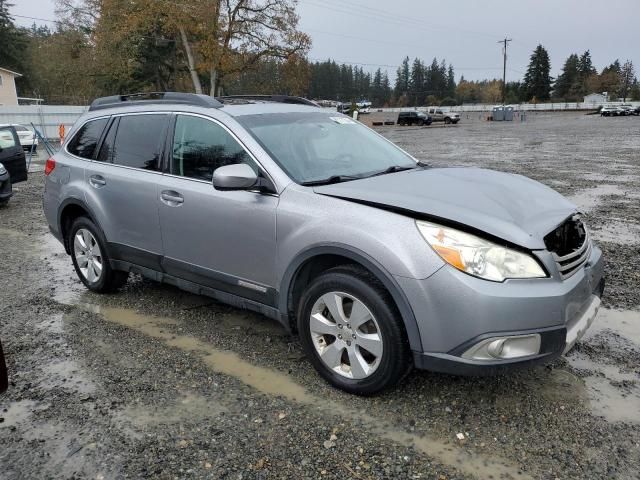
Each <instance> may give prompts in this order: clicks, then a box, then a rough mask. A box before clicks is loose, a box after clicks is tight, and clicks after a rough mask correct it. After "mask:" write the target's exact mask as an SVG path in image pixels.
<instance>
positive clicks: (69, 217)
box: [58, 198, 100, 254]
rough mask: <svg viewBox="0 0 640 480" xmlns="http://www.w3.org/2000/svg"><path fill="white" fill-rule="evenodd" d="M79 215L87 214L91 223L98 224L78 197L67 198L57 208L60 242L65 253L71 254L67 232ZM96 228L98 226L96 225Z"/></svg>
mask: <svg viewBox="0 0 640 480" xmlns="http://www.w3.org/2000/svg"><path fill="white" fill-rule="evenodd" d="M80 216H88V217H89V218H90V219H91V221H92V222H93V223H95V224H96V226H98V224H97V223H96V220H95V216H94V215H93V213H92V212H91V209H90V208H89V207H88V206H87V204H86V203H85V202H83V201H82V200H80V199H78V198H68V199H66V200H65V201H64V202H62V204H61V205H60V208H58V231H59V232H60V235H61V237H62V244H63V245H64V249H65V251H66V252H67V254H71V249H70V246H69V242H68V241H67V232H68V231H69V228H70V227H71V224H72V223H73V221H74V220H75V219H76V218H78V217H80ZM98 228H100V227H99V226H98Z"/></svg>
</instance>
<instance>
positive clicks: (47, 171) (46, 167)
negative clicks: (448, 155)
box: [44, 158, 56, 175]
mask: <svg viewBox="0 0 640 480" xmlns="http://www.w3.org/2000/svg"><path fill="white" fill-rule="evenodd" d="M54 168H56V161H55V160H54V159H53V158H50V159H49V160H47V163H45V164H44V174H45V175H49V174H50V173H51V172H53V169H54Z"/></svg>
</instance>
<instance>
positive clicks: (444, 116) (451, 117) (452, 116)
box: [427, 107, 460, 125]
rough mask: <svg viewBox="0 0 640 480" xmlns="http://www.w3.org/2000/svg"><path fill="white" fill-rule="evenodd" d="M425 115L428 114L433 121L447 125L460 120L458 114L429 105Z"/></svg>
mask: <svg viewBox="0 0 640 480" xmlns="http://www.w3.org/2000/svg"><path fill="white" fill-rule="evenodd" d="M427 115H429V116H430V117H431V118H432V120H433V121H434V122H444V123H446V124H447V125H448V124H450V123H453V124H454V125H455V124H456V123H458V122H459V121H460V114H459V113H454V112H449V111H446V110H444V109H443V108H442V107H429V108H428V109H427Z"/></svg>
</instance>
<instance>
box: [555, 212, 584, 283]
mask: <svg viewBox="0 0 640 480" xmlns="http://www.w3.org/2000/svg"><path fill="white" fill-rule="evenodd" d="M544 243H545V245H546V246H547V249H548V250H549V251H550V252H551V255H553V259H554V260H555V262H556V264H557V265H558V271H559V272H560V277H562V279H563V280H564V279H565V278H569V277H570V276H571V275H573V274H574V273H576V272H577V271H578V270H580V268H582V267H583V266H584V264H585V263H587V260H588V259H589V256H590V255H591V238H589V233H588V232H587V230H586V228H585V226H584V224H583V223H582V220H580V217H579V216H577V215H574V216H573V217H571V218H570V219H569V220H567V221H566V222H564V223H563V224H562V225H560V226H559V227H558V228H556V229H555V230H554V231H553V232H551V233H549V234H548V235H547V236H546V237H544Z"/></svg>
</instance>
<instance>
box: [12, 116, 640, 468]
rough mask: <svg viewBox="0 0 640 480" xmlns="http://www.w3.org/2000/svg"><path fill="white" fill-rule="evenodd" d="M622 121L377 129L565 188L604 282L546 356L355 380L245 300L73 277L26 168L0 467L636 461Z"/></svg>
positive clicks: (639, 414)
mask: <svg viewBox="0 0 640 480" xmlns="http://www.w3.org/2000/svg"><path fill="white" fill-rule="evenodd" d="M639 127H640V119H637V118H611V119H601V118H600V117H595V116H583V115H579V114H547V115H544V114H538V115H535V116H533V115H532V116H529V118H528V120H527V122H522V123H520V122H518V123H515V122H514V123H510V124H507V123H502V124H499V123H493V124H492V123H487V122H484V121H480V120H479V119H478V118H468V119H467V118H463V121H462V123H461V124H460V125H457V126H455V127H446V128H440V127H438V128H431V127H428V128H418V127H416V128H394V127H391V128H386V129H381V132H382V133H383V134H384V135H386V136H388V137H389V138H391V139H393V140H394V141H396V142H398V143H399V144H400V145H401V146H402V147H403V148H405V149H407V150H408V151H410V152H412V153H414V154H415V155H416V156H418V157H420V158H424V159H426V160H428V161H430V162H431V163H432V164H434V165H452V164H456V165H461V164H464V165H477V166H483V167H489V168H495V169H500V170H506V171H511V172H517V173H522V174H525V175H528V176H530V177H532V178H535V179H536V180H539V181H541V182H543V183H546V184H547V185H550V186H552V187H553V188H556V189H557V190H559V191H560V192H562V193H563V194H566V195H569V196H571V197H572V198H573V199H574V200H575V201H576V203H577V204H578V205H579V206H580V207H581V208H582V209H583V210H584V211H585V215H586V218H587V221H588V224H589V225H590V227H591V229H592V231H593V233H594V236H596V238H598V240H599V243H600V245H601V246H602V247H603V250H604V251H605V254H606V256H607V276H608V282H609V283H608V287H607V292H606V296H605V302H604V303H605V306H606V307H607V308H605V309H604V310H603V311H602V313H601V314H600V316H599V318H598V319H597V320H596V323H595V324H594V326H593V327H592V330H591V331H590V332H589V334H588V336H587V337H586V338H585V339H584V340H583V342H582V343H580V344H579V345H578V346H577V347H576V348H575V349H574V350H573V351H572V352H571V353H570V355H569V356H568V357H566V358H565V359H561V360H559V361H557V362H556V363H555V364H553V365H549V366H545V367H539V368H535V369H531V370H526V371H519V372H516V373H514V374H512V375H510V376H502V377H495V378H481V379H473V378H471V379H470V378H456V377H450V376H445V375H435V374H430V373H426V372H414V373H412V374H411V375H410V376H409V378H408V379H407V380H406V381H405V382H404V383H403V384H402V385H400V386H399V387H398V388H396V389H394V390H392V391H390V392H387V393H385V394H383V395H380V396H378V397H375V398H369V399H364V398H357V397H353V396H350V395H347V394H344V393H342V392H339V391H337V390H335V389H333V388H331V387H329V386H327V385H326V384H325V383H324V382H323V381H321V380H320V378H319V377H318V376H317V375H316V374H315V372H314V371H313V369H312V367H311V366H310V364H309V363H308V362H307V361H306V360H305V359H304V356H303V355H302V353H301V351H300V348H299V346H298V343H297V341H296V339H294V338H290V337H289V336H287V335H286V333H285V332H284V331H283V330H282V329H281V328H280V327H279V326H278V325H277V324H275V323H274V322H272V321H270V320H268V319H265V318H263V317H260V316H259V315H255V314H252V313H247V312H243V311H239V310H236V309H234V308H231V307H227V306H224V305H221V304H218V303H215V302H213V301H211V300H210V299H208V298H205V297H199V296H195V295H190V294H187V293H184V292H180V291H179V290H177V289H175V288H173V287H170V286H163V285H158V284H155V283H153V282H149V281H146V280H143V279H141V278H139V277H132V278H131V279H130V281H129V282H128V284H127V286H126V288H125V289H124V291H122V292H121V293H119V294H116V295H106V296H100V295H96V294H93V293H90V292H87V291H86V290H84V288H82V287H81V285H80V283H79V282H78V281H77V280H76V278H75V273H74V272H73V268H72V266H71V262H70V260H69V258H68V257H67V256H66V254H65V253H64V250H63V248H62V246H61V245H60V244H58V243H57V242H56V241H55V240H54V239H53V238H52V237H51V236H50V235H49V234H48V232H47V227H46V224H45V222H44V218H43V216H42V212H41V190H42V182H43V176H42V173H40V172H34V173H33V174H32V175H31V178H30V180H29V182H27V183H23V184H19V185H17V186H16V195H15V197H14V198H13V199H12V201H11V203H10V205H9V206H8V207H7V208H3V209H0V238H1V239H2V241H1V243H0V245H1V246H2V252H1V253H2V259H1V260H0V338H2V340H3V346H4V349H5V353H6V356H7V361H8V365H9V369H10V375H11V386H10V389H9V391H8V392H7V393H6V394H5V395H4V396H2V397H0V477H1V478H9V479H13V478H16V479H17V478H20V479H22V478H96V479H97V478H103V479H107V478H140V477H152V478H162V479H164V478H225V479H227V478H229V479H239V478H251V479H253V478H256V479H269V478H296V479H297V478H314V479H315V478H355V479H369V478H423V479H438V480H440V479H463V478H464V479H471V478H478V479H487V478H496V479H498V478H505V479H531V478H536V479H555V478H563V479H564V478H575V479H581V478H590V479H591V478H619V479H630V478H640V474H639V473H638V472H639V470H640V385H639V384H638V381H639V380H640V311H639V308H640V293H639V292H638V286H639V285H640V281H639V280H640V278H639V276H638V275H639V274H638V273H637V272H638V266H639V263H640V255H639V253H640V250H639V249H640V235H639V234H638V232H640V213H638V212H639V210H638V208H637V205H638V200H639V199H640V155H639V154H638V147H639V146H640V135H639V132H640V128H639ZM41 163H42V159H39V161H38V162H37V163H36V164H34V170H39V167H38V165H39V164H41ZM458 434H462V435H461V436H462V440H460V439H458Z"/></svg>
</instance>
